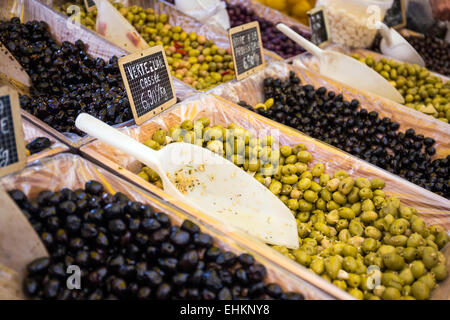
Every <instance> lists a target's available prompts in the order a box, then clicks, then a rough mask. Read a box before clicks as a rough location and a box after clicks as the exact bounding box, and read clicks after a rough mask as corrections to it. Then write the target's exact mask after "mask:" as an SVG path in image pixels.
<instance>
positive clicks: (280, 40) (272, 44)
mask: <svg viewBox="0 0 450 320" xmlns="http://www.w3.org/2000/svg"><path fill="white" fill-rule="evenodd" d="M227 11H228V15H229V16H230V22H231V26H232V27H237V26H240V25H242V24H245V23H249V22H253V21H258V22H259V27H260V29H261V38H262V39H261V40H262V42H263V45H264V48H265V49H267V50H270V51H273V52H275V53H276V54H278V55H279V56H280V57H282V58H289V57H292V56H295V55H298V54H300V53H303V52H305V50H304V49H303V48H302V47H301V46H299V45H298V44H296V43H295V42H294V41H292V40H291V39H289V38H288V37H286V36H285V35H284V34H283V33H281V32H280V31H278V29H277V27H276V26H275V24H274V23H272V22H271V21H269V20H267V19H265V18H263V17H259V16H258V15H256V13H255V11H253V9H251V8H247V7H245V6H243V5H230V4H228V5H227ZM292 29H293V30H294V31H295V32H297V33H298V34H300V35H302V36H303V37H305V38H307V39H309V38H310V37H311V36H310V34H309V33H307V32H304V31H302V30H300V29H299V28H297V27H296V26H293V27H292Z"/></svg>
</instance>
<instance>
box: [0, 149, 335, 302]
mask: <svg viewBox="0 0 450 320" xmlns="http://www.w3.org/2000/svg"><path fill="white" fill-rule="evenodd" d="M89 180H97V181H99V182H101V183H102V184H103V185H104V187H105V190H106V191H108V192H110V193H115V192H122V193H124V194H126V195H127V196H129V197H130V198H132V199H134V200H135V201H139V202H143V203H146V204H149V205H151V206H152V207H153V208H154V209H155V210H156V211H163V212H165V213H167V214H168V215H169V216H170V217H171V219H172V222H173V223H174V224H175V225H180V224H181V223H182V221H183V220H185V219H189V220H191V221H193V222H195V223H197V224H198V225H199V226H200V228H201V229H202V231H203V232H205V233H208V234H210V235H211V236H213V237H214V240H215V245H216V246H218V247H220V248H221V249H224V250H228V251H232V252H234V253H236V254H240V253H243V252H248V253H250V254H252V255H253V256H254V257H255V259H256V260H257V261H258V262H260V263H262V264H263V265H265V266H266V268H267V271H268V277H267V281H268V282H277V283H279V284H280V285H281V287H283V289H285V290H289V291H297V292H300V293H302V294H303V295H305V297H306V298H307V299H332V298H333V297H332V296H330V295H328V294H327V293H325V292H323V291H321V290H319V289H317V288H315V287H314V286H312V285H311V284H310V283H308V282H306V281H304V280H302V279H300V278H298V277H295V276H294V275H292V274H290V273H289V272H288V270H287V269H286V268H283V267H280V266H277V265H276V263H274V262H273V261H276V260H274V259H272V258H270V257H267V256H265V255H264V254H260V253H259V252H260V251H258V250H260V248H258V246H253V247H252V246H248V245H247V244H250V245H252V244H253V242H252V240H251V239H250V238H249V237H248V236H246V235H243V234H241V233H240V232H238V231H236V230H234V229H232V228H229V227H226V226H223V225H221V224H219V223H217V222H216V221H214V220H212V219H209V218H204V217H200V218H199V217H194V216H192V215H191V214H188V213H186V212H184V211H182V210H180V209H179V208H176V207H174V206H172V205H171V204H168V203H167V202H165V201H163V200H160V199H159V198H158V197H155V196H152V195H150V194H149V193H148V192H145V191H144V190H143V189H141V188H139V187H136V186H133V185H132V184H130V183H128V182H125V181H124V180H122V179H120V178H118V177H117V176H115V175H113V174H111V173H110V172H108V171H106V170H104V169H101V168H99V167H98V166H96V165H94V164H93V163H91V162H89V161H87V160H85V159H83V158H81V157H80V156H77V155H71V154H59V155H57V156H55V157H52V158H47V159H43V160H41V161H39V162H37V163H35V164H34V165H31V166H28V167H27V168H25V169H24V170H22V171H20V172H17V173H16V174H13V175H8V176H6V177H4V178H2V179H0V188H3V189H5V190H10V189H14V188H16V189H20V190H22V191H23V192H25V194H26V195H27V196H28V197H35V196H36V195H37V194H38V193H39V192H40V191H42V190H52V191H56V190H60V189H62V188H71V189H76V188H83V187H84V184H85V183H86V182H87V181H89ZM0 191H1V190H0ZM2 214H9V213H8V212H2ZM20 214H21V213H20ZM10 218H11V220H13V221H14V222H15V224H22V226H21V227H24V224H25V225H26V227H29V228H32V227H31V225H29V223H28V221H26V219H25V217H24V216H22V218H23V219H17V217H14V216H11V217H10ZM2 228H4V225H0V234H1V233H2V231H3V232H5V230H4V229H3V230H2ZM29 233H31V236H33V235H32V233H34V231H31V232H29ZM5 234H6V235H7V233H5ZM36 236H37V235H36ZM23 245H30V244H29V243H25V244H24V243H17V244H16V245H15V246H11V247H10V248H9V253H10V256H11V257H12V259H14V258H15V257H17V252H16V249H17V248H19V247H20V246H23ZM255 247H256V249H255ZM278 255H279V256H281V254H278ZM1 258H2V257H0V264H2V259H1ZM35 258H37V256H35V255H30V256H29V262H31V261H32V260H33V259H35ZM23 267H24V266H21V267H17V268H19V269H20V268H23ZM5 270H7V269H5ZM17 273H19V272H18V270H15V269H13V272H11V271H8V273H6V274H5V277H3V276H2V268H1V265H0V297H4V298H17V296H15V295H14V292H15V291H14V290H12V289H11V287H13V288H14V287H15V286H14V283H12V282H11V281H12V280H10V281H6V280H5V282H3V281H2V280H3V278H5V279H8V278H10V279H11V277H13V276H15V277H17ZM22 278H23V276H20V277H19V279H20V280H21V279H22ZM16 282H17V281H16ZM20 287H21V286H20ZM16 293H17V292H16Z"/></svg>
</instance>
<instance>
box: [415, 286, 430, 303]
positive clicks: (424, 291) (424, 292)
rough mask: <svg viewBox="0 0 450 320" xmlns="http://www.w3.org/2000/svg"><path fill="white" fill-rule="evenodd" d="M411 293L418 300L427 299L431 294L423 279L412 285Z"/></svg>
mask: <svg viewBox="0 0 450 320" xmlns="http://www.w3.org/2000/svg"><path fill="white" fill-rule="evenodd" d="M411 294H412V295H413V297H414V298H416V299H417V300H426V299H428V297H429V296H430V289H429V288H428V286H427V285H426V284H425V283H423V282H422V281H416V282H414V283H413V284H412V286H411Z"/></svg>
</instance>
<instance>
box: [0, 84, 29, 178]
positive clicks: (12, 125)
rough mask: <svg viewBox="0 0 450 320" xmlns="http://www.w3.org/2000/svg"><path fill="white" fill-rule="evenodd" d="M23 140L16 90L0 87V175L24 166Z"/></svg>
mask: <svg viewBox="0 0 450 320" xmlns="http://www.w3.org/2000/svg"><path fill="white" fill-rule="evenodd" d="M25 157H26V155H25V142H24V140H23V129H22V121H21V116H20V107H19V99H18V95H17V92H15V91H13V90H11V89H9V88H7V87H2V88H0V176H3V175H5V174H7V173H10V172H12V171H15V170H19V169H21V168H23V167H24V166H25V161H26V159H25Z"/></svg>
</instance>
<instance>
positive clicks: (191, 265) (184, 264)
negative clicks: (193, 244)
mask: <svg viewBox="0 0 450 320" xmlns="http://www.w3.org/2000/svg"><path fill="white" fill-rule="evenodd" d="M198 259H199V257H198V253H197V251H195V250H190V251H188V252H185V253H183V254H182V255H181V257H180V261H179V262H178V266H179V268H180V270H182V271H191V270H193V269H195V267H196V266H197V263H198Z"/></svg>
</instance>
